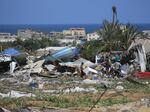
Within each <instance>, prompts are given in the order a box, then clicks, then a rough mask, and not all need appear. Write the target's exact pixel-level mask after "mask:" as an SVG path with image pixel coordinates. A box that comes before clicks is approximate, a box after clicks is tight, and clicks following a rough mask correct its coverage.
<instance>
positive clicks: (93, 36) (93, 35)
mask: <svg viewBox="0 0 150 112" xmlns="http://www.w3.org/2000/svg"><path fill="white" fill-rule="evenodd" d="M98 39H100V36H99V35H98V34H97V32H94V33H88V34H87V41H91V40H98Z"/></svg>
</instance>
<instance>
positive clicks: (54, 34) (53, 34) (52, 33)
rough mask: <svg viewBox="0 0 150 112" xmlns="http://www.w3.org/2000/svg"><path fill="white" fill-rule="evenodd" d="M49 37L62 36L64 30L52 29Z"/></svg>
mask: <svg viewBox="0 0 150 112" xmlns="http://www.w3.org/2000/svg"><path fill="white" fill-rule="evenodd" d="M49 37H51V38H62V37H63V33H62V32H56V31H51V32H50V33H49Z"/></svg>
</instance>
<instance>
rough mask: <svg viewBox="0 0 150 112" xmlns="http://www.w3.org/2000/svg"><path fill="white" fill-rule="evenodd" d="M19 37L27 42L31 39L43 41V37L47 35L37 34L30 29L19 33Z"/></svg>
mask: <svg viewBox="0 0 150 112" xmlns="http://www.w3.org/2000/svg"><path fill="white" fill-rule="evenodd" d="M17 37H19V38H21V39H22V40H27V39H30V38H33V39H41V38H42V37H45V34H44V33H43V32H37V31H33V30H30V29H21V30H18V31H17Z"/></svg>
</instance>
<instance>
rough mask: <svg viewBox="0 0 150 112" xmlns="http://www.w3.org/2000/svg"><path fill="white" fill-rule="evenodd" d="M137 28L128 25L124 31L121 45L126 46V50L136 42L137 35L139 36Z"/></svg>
mask: <svg viewBox="0 0 150 112" xmlns="http://www.w3.org/2000/svg"><path fill="white" fill-rule="evenodd" d="M139 34H141V33H139V32H138V31H137V28H135V27H134V26H133V25H131V24H127V25H126V27H124V29H123V30H122V37H121V38H120V41H121V43H122V44H123V45H124V47H125V49H128V47H129V46H130V45H131V43H132V42H133V41H134V40H135V38H136V37H137V35H139Z"/></svg>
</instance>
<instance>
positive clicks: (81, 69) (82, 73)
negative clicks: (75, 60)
mask: <svg viewBox="0 0 150 112" xmlns="http://www.w3.org/2000/svg"><path fill="white" fill-rule="evenodd" d="M83 65H84V63H83V62H82V63H81V65H80V76H81V77H82V78H83V77H84V76H85V73H84V72H83Z"/></svg>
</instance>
